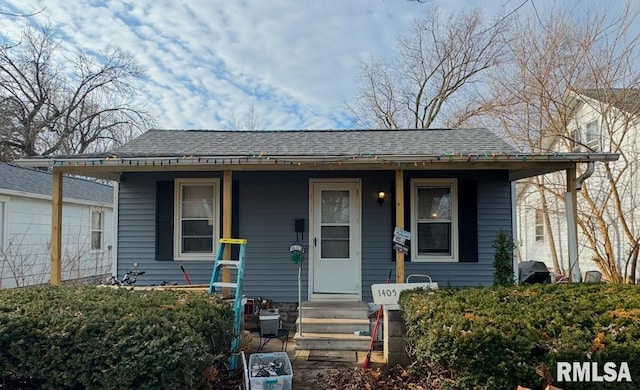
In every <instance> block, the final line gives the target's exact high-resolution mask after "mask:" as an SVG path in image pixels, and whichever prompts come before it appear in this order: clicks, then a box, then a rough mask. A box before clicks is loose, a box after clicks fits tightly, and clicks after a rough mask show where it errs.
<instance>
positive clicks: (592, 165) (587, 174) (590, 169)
mask: <svg viewBox="0 0 640 390" xmlns="http://www.w3.org/2000/svg"><path fill="white" fill-rule="evenodd" d="M595 167H596V164H595V163H594V162H593V161H589V162H588V163H587V170H586V171H584V172H583V173H582V175H580V177H579V178H577V179H576V191H580V190H581V189H582V183H584V181H585V180H587V179H588V178H589V177H591V175H593V171H594V170H595Z"/></svg>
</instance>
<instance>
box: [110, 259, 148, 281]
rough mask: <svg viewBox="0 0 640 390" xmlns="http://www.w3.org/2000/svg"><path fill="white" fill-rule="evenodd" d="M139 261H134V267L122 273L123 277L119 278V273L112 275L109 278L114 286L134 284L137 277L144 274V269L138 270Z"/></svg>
mask: <svg viewBox="0 0 640 390" xmlns="http://www.w3.org/2000/svg"><path fill="white" fill-rule="evenodd" d="M138 266H139V264H138V263H133V267H131V268H129V270H128V271H127V272H125V273H124V274H123V275H122V279H118V277H117V275H111V278H110V279H109V281H110V283H111V285H112V286H134V285H135V284H136V279H137V277H138V276H140V275H144V271H138Z"/></svg>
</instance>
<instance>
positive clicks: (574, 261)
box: [565, 166, 582, 282]
mask: <svg viewBox="0 0 640 390" xmlns="http://www.w3.org/2000/svg"><path fill="white" fill-rule="evenodd" d="M566 173H567V193H566V197H565V208H566V209H567V237H568V239H567V245H568V249H569V270H570V272H571V275H570V276H571V281H572V282H579V281H580V280H581V279H582V276H581V273H580V262H579V259H578V220H577V215H578V207H577V206H578V198H577V194H576V167H575V166H573V167H572V168H567V170H566Z"/></svg>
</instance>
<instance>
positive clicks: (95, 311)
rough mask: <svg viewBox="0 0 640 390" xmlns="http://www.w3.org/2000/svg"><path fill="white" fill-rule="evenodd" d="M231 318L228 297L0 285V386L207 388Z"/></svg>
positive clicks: (221, 357)
mask: <svg viewBox="0 0 640 390" xmlns="http://www.w3.org/2000/svg"><path fill="white" fill-rule="evenodd" d="M232 324H233V312H232V310H231V307H230V305H229V304H227V303H225V302H222V301H221V300H220V299H219V298H218V297H216V296H210V295H208V294H202V293H196V292H192V293H189V292H185V291H177V290H174V291H171V290H164V291H162V290H151V291H132V290H128V289H111V288H99V287H68V286H63V287H54V286H44V287H28V288H21V289H13V290H0V388H2V387H3V386H4V387H6V388H15V387H21V388H69V389H82V388H101V389H124V388H136V389H151V388H153V389H175V388H207V387H208V386H209V385H208V382H209V381H210V380H214V379H216V378H214V376H216V372H218V371H217V369H218V368H220V367H221V365H222V364H224V362H225V361H226V359H227V358H228V356H229V349H230V343H231V337H232V334H233V333H232V332H233V330H232Z"/></svg>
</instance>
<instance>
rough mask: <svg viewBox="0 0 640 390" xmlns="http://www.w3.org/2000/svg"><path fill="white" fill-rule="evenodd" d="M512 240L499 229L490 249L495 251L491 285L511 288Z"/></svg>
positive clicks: (512, 281)
mask: <svg viewBox="0 0 640 390" xmlns="http://www.w3.org/2000/svg"><path fill="white" fill-rule="evenodd" d="M514 246H515V245H514V243H513V239H511V237H509V236H508V235H507V233H506V232H505V231H504V230H502V229H500V230H499V231H498V234H497V235H496V239H495V240H494V241H493V244H491V247H492V248H493V249H495V250H496V253H495V255H494V260H493V268H494V273H493V285H494V286H513V285H514V280H513V248H514Z"/></svg>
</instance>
